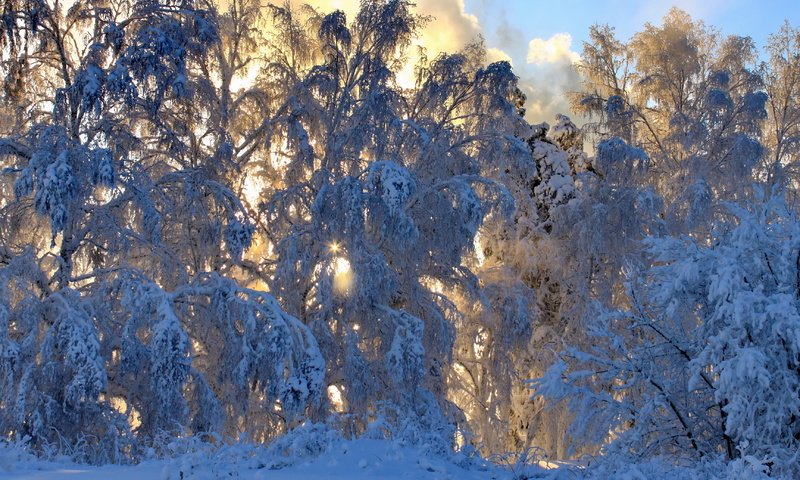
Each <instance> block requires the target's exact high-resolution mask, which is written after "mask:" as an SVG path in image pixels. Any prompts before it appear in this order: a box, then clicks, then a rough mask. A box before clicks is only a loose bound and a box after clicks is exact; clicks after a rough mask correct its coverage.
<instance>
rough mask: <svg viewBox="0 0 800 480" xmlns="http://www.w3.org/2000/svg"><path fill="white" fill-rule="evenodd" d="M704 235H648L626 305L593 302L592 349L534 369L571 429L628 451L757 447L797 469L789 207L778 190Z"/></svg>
mask: <svg viewBox="0 0 800 480" xmlns="http://www.w3.org/2000/svg"><path fill="white" fill-rule="evenodd" d="M777 193H778V194H777V195H772V196H768V197H767V198H764V199H763V200H762V202H760V203H759V204H756V205H750V206H748V207H744V206H737V205H734V204H729V205H728V208H729V209H730V210H731V213H732V215H733V216H734V218H735V219H736V220H735V224H734V225H732V228H731V229H730V230H729V231H727V230H726V229H721V230H720V232H721V233H719V234H718V235H717V236H715V238H714V239H712V242H711V243H709V244H705V243H704V242H698V241H696V240H692V239H691V238H688V237H684V238H672V237H667V238H662V239H656V238H653V239H651V240H649V242H648V243H649V252H650V254H651V255H652V258H653V260H654V262H655V263H654V266H652V267H650V268H649V269H646V270H644V271H637V270H632V271H630V272H629V280H630V281H629V283H628V284H627V301H628V306H627V307H626V308H623V309H616V310H613V309H612V310H609V309H600V310H599V311H597V312H596V315H595V316H594V320H593V321H590V322H589V324H588V334H589V335H590V337H591V338H592V340H593V345H592V346H591V347H590V348H586V347H583V348H572V349H568V350H566V351H565V352H564V354H563V359H564V361H562V362H558V363H556V364H555V365H554V366H553V367H552V368H551V369H550V371H549V372H548V373H547V374H546V375H545V376H544V377H542V378H540V379H539V380H537V382H536V383H535V387H536V389H537V391H538V394H540V395H545V396H548V397H550V398H553V399H558V400H568V401H569V402H570V404H571V405H572V406H573V408H576V409H577V410H576V411H577V412H578V415H577V417H576V420H575V423H574V424H573V425H574V428H575V430H574V433H575V434H577V435H579V436H581V437H582V438H585V439H586V440H587V441H589V442H597V443H598V444H602V443H605V442H610V445H609V446H608V447H607V448H608V449H609V450H608V451H609V452H612V451H614V452H622V453H625V454H633V455H637V456H651V455H654V454H665V453H666V454H672V455H676V456H677V457H685V458H693V459H698V458H706V459H709V458H715V457H716V456H720V455H721V456H725V457H727V458H728V459H731V458H735V457H739V456H741V457H746V458H751V459H756V460H757V461H758V462H761V463H762V464H764V465H766V466H767V467H769V468H770V469H771V470H772V472H773V473H775V474H779V475H788V476H794V475H797V465H798V462H797V460H798V457H797V452H798V441H800V436H798V432H800V427H799V426H798V415H797V412H798V409H799V408H800V376H798V372H799V371H800V370H798V361H797V360H798V358H800V357H798V351H800V343H798V339H800V316H798V295H797V268H798V267H797V265H798V264H797V259H798V253H797V252H798V248H800V246H799V245H798V238H799V237H798V232H799V231H798V228H800V223H798V219H797V217H796V214H795V213H793V212H792V211H790V210H789V209H788V208H787V207H786V205H785V203H784V201H783V198H782V195H781V194H780V192H777Z"/></svg>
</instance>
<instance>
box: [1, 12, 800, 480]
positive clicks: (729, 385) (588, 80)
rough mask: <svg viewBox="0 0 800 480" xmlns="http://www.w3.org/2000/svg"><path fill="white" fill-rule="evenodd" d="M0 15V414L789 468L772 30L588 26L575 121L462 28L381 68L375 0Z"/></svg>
mask: <svg viewBox="0 0 800 480" xmlns="http://www.w3.org/2000/svg"><path fill="white" fill-rule="evenodd" d="M2 15H3V16H2V18H3V22H2V23H0V42H1V43H0V47H1V48H2V50H0V55H2V58H1V60H2V63H1V64H0V69H2V70H0V71H1V72H2V73H3V75H4V76H5V82H4V89H3V91H2V99H0V100H2V103H3V108H2V113H1V114H0V161H2V163H3V168H4V170H3V176H2V181H1V182H0V209H1V210H2V215H1V216H0V379H1V380H2V382H3V384H4V388H3V390H2V391H0V432H2V435H3V436H4V437H5V438H8V439H10V438H13V437H26V438H28V439H29V440H28V441H29V442H30V445H31V446H32V447H33V448H34V449H35V450H37V451H38V452H41V453H45V454H47V453H52V452H55V451H60V452H67V453H71V454H73V455H74V456H76V457H78V458H80V459H82V460H86V461H92V462H108V461H126V460H135V459H138V458H140V457H141V455H143V454H144V453H145V452H147V451H152V450H148V449H150V448H152V447H155V448H156V449H158V448H161V447H163V446H164V445H166V443H167V442H169V440H170V439H171V438H174V437H175V436H184V435H196V436H201V437H203V438H206V439H219V440H235V439H240V438H247V439H249V440H252V441H257V442H264V441H270V440H273V439H275V438H277V437H279V436H280V435H282V434H284V433H286V432H287V431H289V430H292V429H294V428H296V427H297V426H298V425H300V424H302V423H303V422H306V421H312V422H324V423H327V424H329V425H330V426H331V427H333V428H336V429H340V430H341V431H342V432H344V433H345V434H348V435H361V434H368V435H377V436H392V437H401V438H405V439H409V440H413V441H417V442H424V443H425V444H427V445H429V447H430V448H432V449H436V450H447V449H450V448H453V447H458V446H460V445H461V444H463V442H468V443H470V444H472V445H474V446H476V447H478V448H479V449H481V451H482V453H485V454H486V453H497V452H505V451H521V450H524V449H528V448H532V447H539V448H543V449H545V450H546V451H547V452H549V454H550V455H551V456H553V457H558V458H567V457H569V456H572V455H576V454H578V453H581V452H591V453H593V452H597V451H598V450H599V449H602V450H603V451H604V452H606V453H608V454H609V455H611V454H614V455H626V456H629V455H633V456H636V457H639V458H641V457H642V456H645V457H647V456H652V455H662V454H666V455H670V456H671V458H690V459H699V458H716V457H720V456H722V457H725V458H727V459H728V460H731V459H734V458H737V457H740V456H742V457H746V458H748V459H750V460H752V461H754V462H756V463H758V462H761V464H763V465H765V466H767V467H769V468H771V469H772V471H773V472H774V473H776V474H786V475H792V474H796V473H797V472H796V464H797V461H798V459H797V457H796V455H797V453H796V452H797V451H798V447H800V420H798V419H800V317H798V315H797V310H798V295H799V294H798V292H799V291H800V288H798V278H800V274H798V271H800V263H799V262H798V258H800V253H798V249H800V236H798V232H799V230H798V221H797V218H796V213H795V210H794V207H793V205H792V202H793V201H794V199H795V189H796V182H795V177H794V175H795V161H796V157H797V155H796V154H797V146H798V138H800V115H798V112H800V109H799V108H800V107H798V92H800V90H798V89H799V88H800V83H798V82H800V76H799V75H798V72H800V70H799V69H800V40H799V39H800V34H798V32H797V31H796V30H795V29H793V28H792V27H791V26H790V25H789V24H786V25H785V26H784V27H783V28H782V29H781V30H780V31H779V32H778V33H776V34H775V35H774V36H773V37H772V39H771V41H770V44H769V46H768V48H767V49H766V56H765V57H763V58H765V59H766V61H765V62H763V63H760V64H759V63H757V60H758V59H759V58H761V57H759V56H758V54H757V50H756V47H755V45H753V42H752V40H750V39H749V38H746V37H729V38H725V39H720V38H719V35H718V34H717V33H716V32H715V31H714V30H713V29H711V28H710V27H707V26H705V25H704V24H702V23H701V22H697V21H694V20H692V19H691V18H690V17H689V16H688V15H686V14H685V13H683V12H680V11H678V10H673V11H672V12H670V14H669V15H668V16H667V17H666V18H665V19H664V22H663V24H662V25H660V26H654V25H650V24H648V25H646V26H645V27H644V30H643V31H642V32H640V33H638V34H636V35H635V36H634V37H633V38H632V39H631V40H630V41H629V42H627V43H624V42H621V41H619V40H618V39H616V38H615V37H614V32H613V29H612V28H610V27H602V26H596V27H593V28H592V30H591V32H590V36H591V41H590V42H589V43H587V44H586V45H585V46H584V53H583V59H582V62H581V63H580V64H579V65H578V66H577V68H578V70H579V71H580V72H581V74H582V75H583V78H584V84H583V86H584V90H583V91H582V92H576V93H574V94H573V100H574V106H575V109H576V112H577V113H580V114H585V115H588V116H589V118H591V119H592V122H591V123H589V124H587V126H586V127H584V128H583V129H581V128H578V127H577V126H576V125H575V123H573V122H572V121H571V120H570V119H569V118H567V117H566V116H563V115H559V116H558V117H557V118H556V119H555V122H554V125H553V126H552V128H551V127H550V126H549V125H547V124H537V125H531V124H529V123H527V121H526V120H525V119H524V114H525V112H524V110H523V108H522V106H523V104H524V101H525V98H524V97H523V95H522V94H521V92H520V90H519V88H518V87H517V77H516V76H515V75H514V73H513V71H512V69H511V66H510V65H509V64H508V63H506V62H498V63H493V64H488V65H487V64H486V62H485V58H484V57H485V53H484V48H483V46H482V45H481V44H480V43H476V44H473V45H467V46H464V48H463V50H461V51H460V52H458V53H454V54H442V55H439V56H437V57H436V58H427V57H425V55H421V59H420V60H419V62H418V63H417V65H416V66H415V70H414V73H415V84H414V86H413V87H408V88H403V87H401V86H400V85H399V84H398V81H397V78H396V75H397V74H398V72H399V71H400V69H401V68H402V67H403V66H404V65H405V63H406V61H407V60H406V50H407V48H409V46H410V45H411V42H412V40H413V39H414V38H415V35H416V34H417V33H418V32H419V31H420V29H422V28H426V22H427V21H428V20H429V19H426V18H423V17H420V16H418V15H416V14H415V13H414V10H413V5H412V4H410V3H408V2H406V1H402V0H382V1H364V2H362V4H361V6H360V9H359V11H358V13H357V15H355V16H354V18H347V17H346V16H345V14H344V13H343V12H341V11H336V12H332V13H328V12H318V11H316V10H314V9H312V8H310V7H293V6H291V5H290V4H285V5H282V6H275V5H270V6H266V7H265V6H261V5H260V4H259V3H258V2H252V1H250V0H234V1H232V2H229V3H227V4H226V5H225V6H224V7H220V6H219V5H216V4H213V3H207V2H204V1H202V0H197V1H188V0H181V1H175V2H165V1H162V0H157V1H137V2H127V1H117V0H112V1H77V2H74V3H72V4H70V5H68V6H65V5H63V4H62V3H60V2H48V1H46V0H36V1H27V2H17V1H12V0H8V1H5V2H4V3H3V14H2ZM585 139H587V140H589V141H591V142H592V144H591V148H590V149H589V150H590V151H591V152H592V154H591V155H588V154H587V153H585V151H584V140H585ZM531 378H539V380H536V381H535V382H534V384H533V386H534V388H535V392H533V393H535V394H536V397H535V398H532V397H531V393H532V392H531V390H530V388H529V383H527V382H526V380H528V379H531ZM562 399H567V400H569V401H570V404H569V405H567V404H565V403H564V404H562V403H559V400H562ZM569 425H572V426H573V428H568V426H569ZM753 459H754V460H753ZM750 460H748V461H750ZM793 465H794V466H793ZM793 469H794V470H793Z"/></svg>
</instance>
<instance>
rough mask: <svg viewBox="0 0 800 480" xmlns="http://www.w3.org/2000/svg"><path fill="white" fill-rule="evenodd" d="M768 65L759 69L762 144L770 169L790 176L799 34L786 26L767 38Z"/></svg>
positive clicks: (799, 115)
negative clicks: (761, 74)
mask: <svg viewBox="0 0 800 480" xmlns="http://www.w3.org/2000/svg"><path fill="white" fill-rule="evenodd" d="M766 51H767V53H768V54H769V61H768V63H766V64H765V65H763V66H762V68H764V69H765V72H764V82H765V90H766V92H767V94H768V95H769V99H768V101H767V113H768V114H769V116H768V120H767V123H766V126H765V134H764V143H765V145H766V146H767V147H768V148H769V150H770V161H771V163H772V165H771V168H772V169H773V170H777V171H776V172H775V173H774V174H773V175H775V174H779V172H780V170H781V169H783V168H786V169H787V171H788V172H789V173H790V174H791V173H794V165H793V164H794V162H795V161H796V158H797V154H798V141H799V140H798V139H800V106H798V102H797V96H798V94H800V32H798V31H797V29H794V28H792V27H791V25H790V24H789V23H788V22H787V23H784V24H783V25H782V26H781V29H780V30H779V31H778V32H777V33H775V34H773V35H772V36H770V40H769V44H768V45H767V47H766Z"/></svg>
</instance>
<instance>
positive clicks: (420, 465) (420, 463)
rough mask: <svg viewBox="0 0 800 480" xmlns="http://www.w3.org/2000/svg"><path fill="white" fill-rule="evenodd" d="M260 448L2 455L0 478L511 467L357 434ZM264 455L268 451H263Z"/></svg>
mask: <svg viewBox="0 0 800 480" xmlns="http://www.w3.org/2000/svg"><path fill="white" fill-rule="evenodd" d="M258 452H259V450H255V449H250V451H248V449H247V448H233V447H231V448H229V449H227V450H225V449H223V450H220V451H218V452H215V453H211V454H208V453H207V452H193V453H187V454H184V455H181V456H179V457H176V458H174V459H170V460H150V461H146V462H143V463H141V464H139V465H135V466H119V465H108V466H103V467H92V466H86V465H75V464H69V463H58V462H42V461H33V460H30V459H25V458H19V459H14V458H10V455H7V458H5V459H3V458H2V457H0V478H2V479H8V480H79V479H80V480H101V479H102V480H107V479H111V480H147V479H158V480H173V479H175V480H178V479H184V480H189V479H197V480H211V479H217V478H238V479H253V480H260V479H265V480H266V479H270V480H289V479H292V480H306V479H359V478H364V479H366V478H370V479H374V478H380V479H387V480H395V479H397V480H399V479H442V480H444V479H452V480H478V479H481V480H488V479H497V480H501V479H512V478H513V476H514V472H513V471H512V469H505V468H501V467H499V466H495V465H491V464H489V463H487V462H483V461H470V460H468V459H466V458H465V459H464V461H463V462H461V463H463V464H464V465H459V464H458V463H457V462H456V461H455V460H453V459H447V458H443V457H441V456H437V455H435V454H426V453H424V451H423V450H421V449H419V448H416V447H413V446H408V445H402V444H400V443H399V442H393V441H387V440H370V439H359V440H354V441H343V442H341V443H339V444H336V445H332V446H331V447H330V449H329V450H328V451H325V452H323V453H321V454H319V455H318V456H315V457H311V458H305V459H303V458H300V459H298V458H297V457H296V456H294V458H290V457H285V458H282V457H278V458H277V459H276V458H275V457H272V458H270V457H267V456H264V457H262V456H261V455H259V454H258ZM262 452H264V453H265V454H266V451H262Z"/></svg>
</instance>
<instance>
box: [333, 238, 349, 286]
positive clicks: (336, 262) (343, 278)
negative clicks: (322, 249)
mask: <svg viewBox="0 0 800 480" xmlns="http://www.w3.org/2000/svg"><path fill="white" fill-rule="evenodd" d="M337 251H339V249H338V248H337ZM332 266H333V290H334V292H336V293H337V294H339V295H349V294H350V290H351V289H352V288H353V283H354V282H353V280H354V275H353V271H352V269H351V268H350V261H348V260H347V259H346V258H344V257H336V258H334V259H333V263H332Z"/></svg>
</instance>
